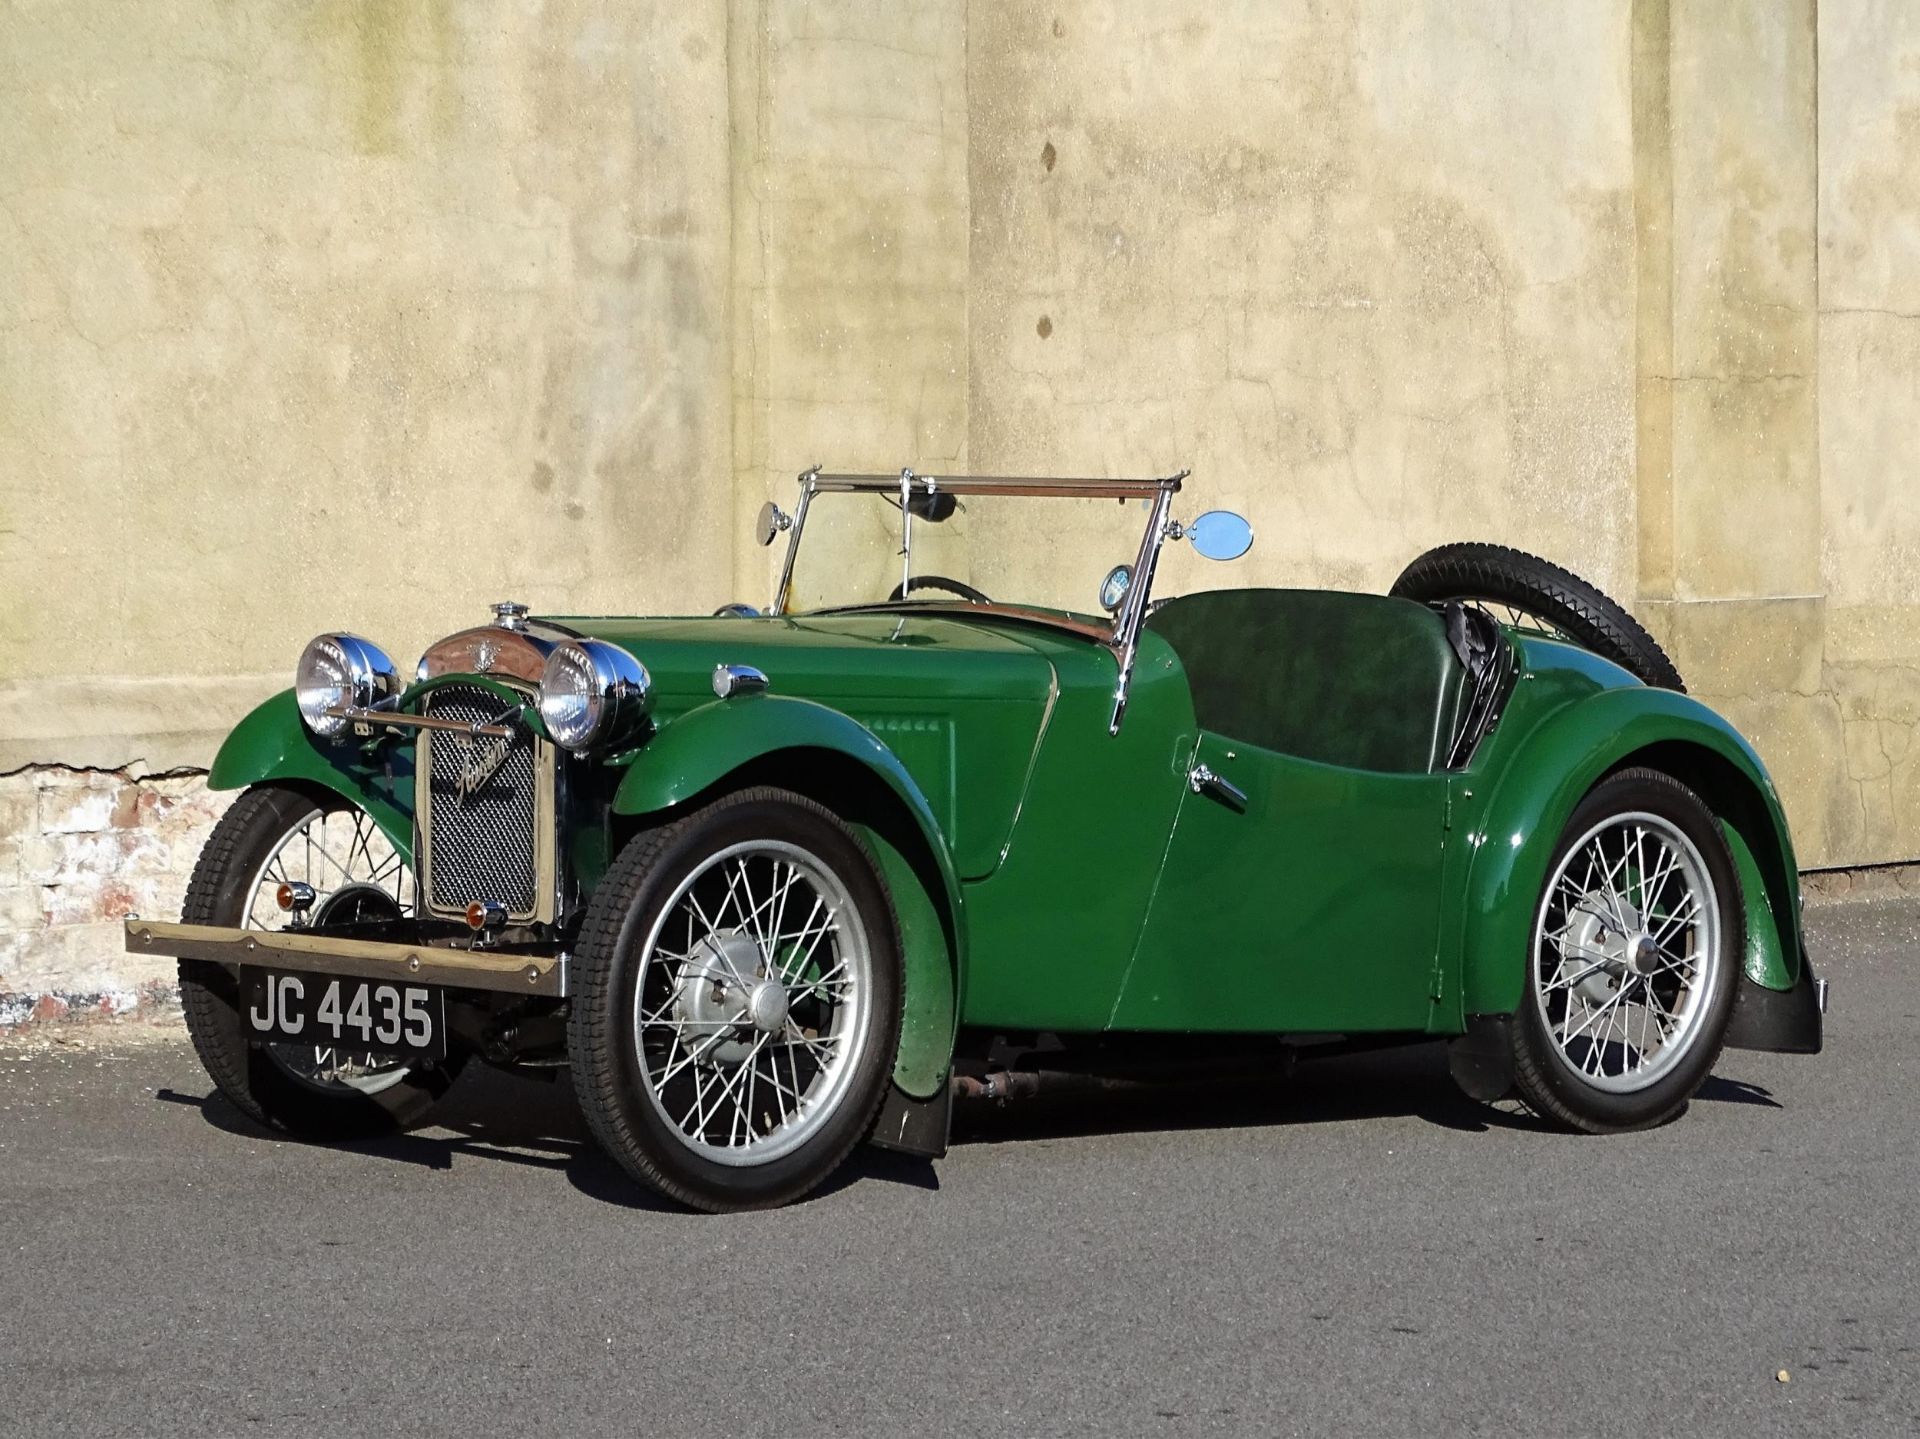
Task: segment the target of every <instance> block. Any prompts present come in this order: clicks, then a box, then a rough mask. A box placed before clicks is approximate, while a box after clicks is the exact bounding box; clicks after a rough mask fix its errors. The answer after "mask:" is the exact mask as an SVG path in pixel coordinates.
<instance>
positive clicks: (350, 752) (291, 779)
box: [207, 690, 413, 864]
mask: <svg viewBox="0 0 1920 1439" xmlns="http://www.w3.org/2000/svg"><path fill="white" fill-rule="evenodd" d="M256 784H304V785H317V786H318V787H319V788H321V789H325V790H331V791H332V792H333V793H335V794H337V795H340V796H342V797H343V798H345V799H348V800H351V801H352V802H353V803H354V804H356V805H358V806H359V807H360V808H361V809H363V810H365V811H366V812H367V814H368V815H369V816H371V817H372V819H373V822H374V823H375V824H377V825H379V826H380V832H381V833H382V834H384V835H386V837H387V839H388V840H389V841H390V842H391V843H392V845H393V847H394V848H395V849H396V850H398V851H399V852H400V855H401V857H402V858H403V859H405V860H406V861H407V863H408V864H411V863H413V747H412V746H411V745H395V744H383V745H381V746H379V747H378V749H377V750H373V749H369V748H368V747H366V746H363V745H362V744H360V743H358V742H357V741H349V742H348V743H346V744H338V745H335V744H327V743H325V742H324V741H322V740H320V739H318V738H316V737H315V736H314V733H313V731H312V730H310V729H308V728H307V726H306V724H305V722H303V721H302V720H301V718H300V707H299V705H298V704H297V703H296V702H295V700H294V695H293V691H292V690H282V691H281V692H280V693H279V694H277V695H275V696H274V697H273V698H272V699H270V700H267V701H266V702H265V703H263V704H261V705H260V706H259V707H258V708H256V709H255V710H254V711H253V712H252V713H251V714H249V715H248V716H247V717H246V718H245V719H243V720H241V721H240V723H239V724H237V725H235V726H234V728H233V732H232V733H231V734H229V735H228V736H227V738H226V742H225V743H223V744H222V745H221V746H220V752H219V753H218V754H217V755H215V756H214V759H213V768H212V770H211V771H209V773H208V775H207V788H209V789H245V788H247V787H248V786H249V785H256Z"/></svg>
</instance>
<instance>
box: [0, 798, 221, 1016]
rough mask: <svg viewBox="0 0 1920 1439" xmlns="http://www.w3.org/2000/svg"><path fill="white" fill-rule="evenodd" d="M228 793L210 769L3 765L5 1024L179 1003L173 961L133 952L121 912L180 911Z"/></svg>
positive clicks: (0, 992) (0, 947)
mask: <svg viewBox="0 0 1920 1439" xmlns="http://www.w3.org/2000/svg"><path fill="white" fill-rule="evenodd" d="M228 802H229V796H226V795H216V794H213V793H211V792H210V791H209V790H208V789H207V787H206V776H205V774H204V772H202V771H198V770H186V771H182V770H175V771H168V772H165V773H158V774H154V773H148V772H147V771H146V769H145V767H144V766H141V765H132V766H129V767H127V768H125V769H113V770H105V769H70V768H67V767H66V766H62V765H36V766H32V767H30V768H27V769H23V770H16V771H14V772H13V773H11V774H7V775H0V1033H3V1032H5V1031H7V1030H9V1029H13V1028H17V1027H18V1026H20V1025H23V1024H26V1023H30V1022H33V1021H47V1020H57V1019H81V1018H93V1017H107V1018H111V1017H116V1016H120V1015H127V1014H133V1013H137V1012H142V1011H159V1010H165V1009H167V1008H170V1007H172V1006H174V1005H176V1004H177V1003H178V999H177V995H176V993H175V990H174V983H173V974H174V968H173V961H172V960H171V959H167V958H164V957H156V956H142V955H132V954H127V953H125V952H124V951H123V949H122V948H121V937H120V922H121V921H122V920H123V919H125V918H126V917H127V916H128V915H129V914H143V915H149V916H152V917H155V918H165V919H175V918H178V917H179V914H180V901H181V898H182V896H183V895H184V894H185V893H186V887H187V877H188V876H189V875H190V874H191V873H192V872H193V865H194V861H195V860H196V859H197V858H198V857H199V854H200V848H201V846H202V845H203V844H204V843H205V842H206V837H207V832H208V831H209V830H210V829H211V828H212V827H213V824H214V821H215V820H217V819H218V818H219V817H220V814H221V813H222V811H224V810H225V808H226V806H227V804H228Z"/></svg>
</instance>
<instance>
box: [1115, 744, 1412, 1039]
mask: <svg viewBox="0 0 1920 1439" xmlns="http://www.w3.org/2000/svg"><path fill="white" fill-rule="evenodd" d="M1194 764H1195V766H1196V767H1198V766H1205V771H1199V770H1198V769H1196V772H1197V773H1205V772H1211V773H1212V774H1213V775H1215V776H1217V777H1218V780H1219V781H1221V782H1224V783H1216V784H1213V785H1200V786H1190V787H1189V790H1188V792H1187V794H1186V795H1185V797H1184V798H1183V800H1182V801H1181V805H1180V810H1179V814H1178V817H1177V819H1176V820H1175V824H1174V831H1173V836H1172V839H1171V841H1170V842H1169V845H1168V848H1167V857H1166V863H1165V866H1164V868H1163V870H1162V873H1161V877H1160V883H1159V885H1158V887H1157V888H1156V890H1155V893H1154V897H1153V903H1152V906H1151V908H1150V909H1149V911H1148V915H1147V922H1146V926H1145V928H1144V930H1143V932H1142V934H1141V938H1140V943H1139V946H1138V948H1137V949H1136V951H1135V954H1134V958H1133V962H1132V964H1131V965H1130V967H1129V969H1128V973H1127V977H1126V979H1125V981H1124V984H1123V987H1122V990H1121V994H1120V999H1119V1002H1118V1004H1117V1005H1116V1006H1115V1009H1114V1014H1113V1021H1112V1023H1113V1027H1114V1028H1116V1029H1152V1030H1213V1031H1229V1030H1239V1031H1258V1030H1287V1031H1296V1032H1309V1031H1311V1032H1319V1031H1332V1032H1343V1033H1344V1032H1350V1031H1362V1030H1375V1031H1378V1030H1400V1029H1424V1028H1426V1027H1427V1023H1428V1019H1429V1016H1430V1015H1431V1013H1432V1010H1433V1004H1434V988H1435V949H1436V941H1437V936H1438V924H1439V895H1440V865H1441V857H1442V852H1443V849H1444V840H1445V814H1446V802H1447V776H1446V775H1445V774H1444V773H1441V774H1426V773H1411V774H1409V773H1382V772H1375V771H1369V770H1362V769H1350V768H1345V767H1342V766H1339V765H1332V764H1323V763H1318V762H1315V761H1313V760H1307V759H1301V758H1298V757H1295V756H1291V755H1285V754H1279V753H1276V752H1274V751H1272V750H1267V749H1262V748H1261V747H1260V746H1258V745H1253V744H1247V743H1244V742H1242V741H1238V740H1231V739H1227V738H1224V737H1222V736H1220V735H1216V734H1211V733H1205V732H1203V733H1202V735H1201V737H1200V740H1199V743H1198V745H1197V746H1196V748H1195V753H1194ZM1236 792H1237V794H1236ZM1240 795H1243V796H1244V803H1242V802H1241V800H1240V799H1239V798H1238V796H1240Z"/></svg>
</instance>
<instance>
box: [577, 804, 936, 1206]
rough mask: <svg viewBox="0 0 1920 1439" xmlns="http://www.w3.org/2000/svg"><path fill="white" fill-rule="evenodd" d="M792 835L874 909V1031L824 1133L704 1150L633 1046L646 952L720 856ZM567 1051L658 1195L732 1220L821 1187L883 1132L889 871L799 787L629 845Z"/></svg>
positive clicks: (604, 1119)
mask: <svg viewBox="0 0 1920 1439" xmlns="http://www.w3.org/2000/svg"><path fill="white" fill-rule="evenodd" d="M747 839H784V840H786V841H788V842H790V843H793V844H797V845H801V846H803V847H805V848H806V849H808V850H809V852H811V853H812V854H814V855H815V856H816V857H818V858H819V859H821V860H822V861H823V862H824V863H826V864H827V865H828V866H829V867H830V868H831V869H832V870H833V872H834V874H835V875H836V876H837V877H838V878H839V879H840V881H841V882H842V883H843V884H844V885H845V886H846V888H847V892H848V894H849V895H850V896H851V897H852V899H853V901H854V903H855V904H856V905H857V906H858V908H859V909H860V911H861V917H862V919H863V921H864V922H865V925H866V929H867V933H868V937H869V942H870V943H871V945H872V950H873V979H874V993H873V1004H872V1009H871V1012H872V1014H873V1017H874V1018H873V1023H874V1026H875V1027H874V1029H873V1031H872V1032H871V1034H870V1035H869V1037H868V1043H867V1045H866V1049H865V1054H864V1057H863V1060H862V1062H861V1066H860V1068H859V1069H858V1070H857V1071H856V1072H855V1074H854V1077H853V1080H852V1083H851V1084H850V1085H849V1086H848V1088H847V1090H846V1091H845V1093H844V1095H843V1096H842V1098H841V1101H840V1105H839V1108H838V1110H837V1111H836V1112H835V1113H834V1114H833V1115H832V1116H830V1117H829V1118H828V1120H827V1121H826V1123H825V1124H823V1125H822V1126H821V1128H820V1129H819V1131H818V1132H816V1133H815V1134H814V1135H813V1137H812V1138H811V1139H809V1140H808V1141H807V1142H806V1143H805V1144H803V1145H802V1146H801V1147H800V1148H798V1149H796V1150H794V1151H792V1152H791V1153H788V1154H784V1155H781V1156H780V1157H778V1158H777V1159H774V1160H771V1161H769V1162H767V1163H765V1164H762V1165H754V1166H730V1165H723V1164H716V1163H714V1162H713V1161H712V1160H709V1159H706V1158H704V1157H702V1156H701V1155H698V1154H695V1153H693V1152H692V1150H691V1149H689V1148H688V1146H687V1145H686V1144H684V1143H683V1142H682V1141H681V1139H680V1138H679V1136H678V1133H677V1131H675V1130H673V1129H672V1128H671V1127H670V1126H669V1125H668V1124H667V1122H666V1120H665V1119H664V1118H663V1117H662V1116H661V1115H660V1114H659V1113H658V1112H657V1110H656V1109H655V1106H654V1105H653V1103H652V1102H651V1101H650V1100H649V1099H648V1097H647V1095H646V1094H645V1092H644V1091H643V1089H642V1081H641V1079H640V1078H639V1075H638V1073H637V1065H638V1060H639V1057H638V1055H637V1054H636V1053H635V1050H634V1042H633V1027H632V1024H631V1022H630V1020H631V1016H632V1014H633V1002H634V990H635V986H636V984H637V983H638V980H639V977H640V976H639V966H638V965H637V964H636V963H635V961H636V959H637V955H636V950H637V949H638V947H639V946H640V945H641V944H642V943H644V942H645V938H646V935H647V933H648V931H649V930H650V929H651V928H652V925H653V922H654V919H655V917H656V915H657V913H658V911H659V908H660V906H661V905H663V904H664V903H665V902H666V901H667V900H668V899H669V898H670V897H671V896H672V894H673V892H674V890H675V889H676V888H677V887H678V886H679V884H680V882H681V881H682V880H683V879H685V878H686V876H687V875H688V874H689V873H691V872H692V871H693V870H694V869H695V868H696V867H698V866H699V864H700V863H701V862H702V861H703V860H705V859H706V858H707V857H708V856H709V855H711V854H712V853H713V852H714V851H716V850H719V849H723V848H725V847H726V846H728V845H730V844H735V843H739V842H740V841H742V840H747ZM568 978H569V981H570V984H571V987H572V991H573V994H572V1001H571V1009H570V1013H569V1016H568V1026H567V1051H568V1056H569V1059H570V1062H571V1066H572V1070H573V1083H574V1090H575V1093H576V1094H577V1096H578V1098H579V1102H580V1108H581V1110H582V1112H583V1113H584V1114H585V1115H586V1117H587V1123H588V1125H589V1126H590V1127H591V1128H592V1130H593V1134H594V1137H595V1138H596V1139H597V1140H598V1141H599V1142H600V1146H601V1148H603V1149H604V1150H606V1152H607V1153H608V1154H609V1155H610V1156H612V1158H613V1159H614V1160H615V1161H616V1162H617V1163H619V1164H620V1166H621V1167H622V1168H623V1169H625V1170H626V1171H627V1173H628V1174H630V1175H632V1176H633V1177H634V1178H635V1179H637V1180H639V1181H640V1182H641V1183H642V1184H644V1185H646V1186H647V1187H648V1188H650V1189H652V1190H654V1191H656V1192H657V1193H659V1194H662V1195H664V1196H666V1197H667V1198H669V1199H672V1200H676V1201H678V1202H679V1203H681V1204H684V1205H687V1206H688V1207H690V1208H693V1209H703V1210H707V1211H709V1212H712V1213H724V1212H729V1211H734V1210H743V1209H766V1208H771V1207H773V1206H776V1205H780V1204H786V1203H790V1202H791V1201H793V1200H795V1199H798V1198H800V1197H801V1196H803V1195H805V1194H806V1193H808V1192H809V1191H810V1190H812V1189H814V1188H816V1187H817V1186H819V1185H820V1184H821V1183H822V1182H824V1181H825V1180H826V1179H827V1178H828V1177H829V1176H830V1175H832V1173H833V1172H834V1171H835V1170H836V1169H838V1168H839V1167H840V1164H841V1163H842V1161H844V1160H845V1159H846V1157H847V1155H848V1154H849V1153H850V1152H851V1151H852V1149H853V1147H854V1146H855V1145H856V1144H858V1143H860V1142H861V1141H862V1140H863V1139H865V1138H866V1137H867V1135H868V1133H869V1132H870V1131H871V1130H872V1128H873V1123H874V1119H875V1117H876V1115H877V1114H878V1112H879V1108H880V1101H881V1100H882V1099H883V1098H884V1097H885V1094H886V1088H887V1084H888V1081H889V1079H890V1077H891V1074H892V1070H893V1061H894V1055H895V1052H896V1051H897V1049H898V1047H899V1039H900V1015H901V1004H902V1001H903V995H904V982H903V980H902V977H901V958H900V939H899V921H898V920H897V918H896V917H895V914H894V909H893V901H892V898H891V896H890V895H889V894H888V893H887V888H886V885H885V883H884V882H883V881H882V880H881V878H880V872H879V867H878V865H877V864H876V863H875V862H874V859H873V856H872V855H871V854H870V853H869V852H868V850H867V847H866V846H865V845H864V844H863V843H862V842H861V841H860V839H859V837H858V836H857V835H855V834H854V833H853V831H852V830H850V829H848V828H847V827H846V826H845V825H844V824H842V823H841V822H840V821H839V820H838V819H837V818H835V816H834V815H833V814H832V813H831V812H830V811H828V810H827V809H825V808H823V807H822V806H820V805H818V804H815V803H814V802H813V801H812V800H809V799H806V798H803V797H802V796H800V795H797V794H793V793H791V792H789V791H787V790H781V789H772V788H756V789H748V790H741V791H740V792H738V793H737V794H732V795H728V796H727V797H725V798H724V799H720V800H717V801H715V802H714V803H713V804H711V805H708V806H706V807H705V808H703V809H700V810H696V811H695V812H694V813H692V814H690V815H688V816H686V817H685V818H684V819H681V820H678V821H676V822H674V823H672V824H668V825H663V826H661V827H660V828H658V829H652V830H646V831H643V832H642V833H640V834H638V835H636V836H635V837H634V838H633V839H632V840H630V841H629V842H628V844H627V846H626V848H625V849H623V850H622V851H621V852H620V856H619V858H618V859H617V860H615V861H614V864H613V868H612V869H611V870H609V871H608V872H607V876H606V878H605V879H603V880H602V881H601V882H600V885H599V887H598V888H597V889H596V890H595V891H594V895H593V901H592V903H591V905H589V907H588V910H587V916H586V920H585V922H584V924H583V925H582V927H581V932H580V943H579V946H578V948H577V950H576V952H575V955H574V961H573V964H572V966H571V969H570V972H569V976H568Z"/></svg>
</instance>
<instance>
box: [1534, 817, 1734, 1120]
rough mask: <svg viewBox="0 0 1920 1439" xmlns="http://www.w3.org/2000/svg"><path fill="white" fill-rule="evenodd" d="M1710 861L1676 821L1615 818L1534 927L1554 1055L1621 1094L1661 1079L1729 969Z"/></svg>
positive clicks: (1548, 897) (1580, 845) (1572, 860)
mask: <svg viewBox="0 0 1920 1439" xmlns="http://www.w3.org/2000/svg"><path fill="white" fill-rule="evenodd" d="M1719 927H1720V902H1719V896H1718V894H1717V892H1716V889H1715V886H1714V882H1713V877H1712V874H1711V872H1710V870H1709V868H1708V865H1707V862H1706V859H1705V857H1704V856H1703V855H1702V854H1701V852H1700V849H1699V847H1698V846H1697V845H1696V844H1695V843H1694V842H1693V840H1692V839H1691V838H1689V837H1688V835H1687V834H1686V833H1685V832H1684V831H1683V830H1682V829H1681V828H1680V827H1679V826H1678V825H1677V824H1675V823H1674V822H1673V821H1672V820H1670V819H1668V818H1666V817H1664V816H1661V815H1657V814H1653V813H1650V812H1646V811H1632V812H1628V813H1624V814H1617V815H1612V816H1609V817H1608V818H1606V819H1604V820H1602V821H1601V822H1600V823H1598V824H1595V825H1593V826H1592V828H1590V829H1589V830H1588V831H1587V832H1586V833H1584V834H1583V835H1581V836H1580V837H1579V838H1578V839H1576V840H1575V841H1574V843H1573V844H1572V846H1571V847H1569V848H1568V849H1567V850H1566V852H1565V854H1564V856H1563V857H1562V858H1561V860H1560V863H1559V865H1558V867H1557V868H1556V869H1555V870H1554V872H1553V874H1552V876H1551V878H1550V879H1549V880H1548V883H1547V888H1546V893H1545V895H1544V896H1543V898H1542V900H1541V905H1540V911H1539V915H1538V918H1537V920H1536V923H1535V929H1534V946H1533V960H1532V986H1531V987H1532V991H1533V1002H1534V1004H1535V1006H1536V1007H1537V1010H1538V1014H1539V1018H1540V1020H1541V1022H1542V1023H1543V1024H1544V1026H1545V1029H1546V1032H1547V1034H1548V1036H1549V1037H1550V1039H1551V1041H1552V1044H1553V1052H1554V1057H1555V1058H1556V1059H1557V1060H1558V1061H1559V1062H1560V1063H1561V1064H1562V1065H1564V1066H1565V1067H1566V1068H1567V1070H1569V1071H1570V1072H1571V1073H1572V1075H1573V1076H1574V1077H1575V1078H1576V1079H1578V1080H1579V1081H1581V1082H1582V1083H1584V1084H1586V1085H1589V1086H1591V1087H1593V1088H1595V1089H1598V1090H1602V1091H1605V1092H1608V1093H1613V1094H1632V1093H1636V1092H1638V1091H1641V1090H1644V1089H1647V1088H1649V1087H1650V1086H1652V1085H1655V1084H1658V1083H1659V1082H1660V1081H1661V1080H1662V1079H1663V1078H1664V1077H1665V1076H1667V1075H1668V1074H1669V1073H1671V1072H1672V1071H1673V1069H1674V1068H1675V1066H1677V1065H1678V1064H1680V1063H1681V1062H1682V1061H1683V1060H1684V1059H1685V1057H1686V1056H1687V1054H1688V1053H1689V1052H1690V1051H1692V1050H1693V1049H1694V1048H1695V1046H1696V1045H1697V1043H1698V1042H1699V1040H1700V1038H1701V1036H1702V1035H1703V1034H1705V1033H1706V1031H1707V1010H1708V998H1709V996H1710V995H1712V994H1713V993H1715V992H1716V989H1717V987H1718V985H1719V981H1720V967H1721V965H1722V964H1723V962H1724V959H1723V949H1724V947H1723V945H1722V944H1721V936H1720V932H1719Z"/></svg>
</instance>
